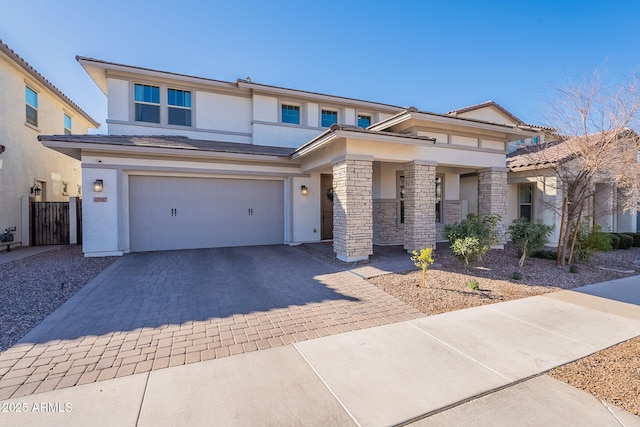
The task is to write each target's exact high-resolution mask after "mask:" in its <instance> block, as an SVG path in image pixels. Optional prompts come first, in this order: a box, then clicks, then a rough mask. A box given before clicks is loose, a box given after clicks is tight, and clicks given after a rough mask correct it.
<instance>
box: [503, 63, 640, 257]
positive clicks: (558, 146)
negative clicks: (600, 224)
mask: <svg viewBox="0 0 640 427" xmlns="http://www.w3.org/2000/svg"><path fill="white" fill-rule="evenodd" d="M639 85H640V75H638V74H636V75H635V76H634V77H633V78H632V79H625V80H624V81H623V82H622V83H616V82H605V81H604V78H603V75H602V73H600V72H599V71H596V72H594V73H593V74H592V75H589V76H586V77H584V78H583V79H582V80H580V81H579V82H577V83H570V84H568V85H567V86H565V87H563V88H559V89H557V95H558V97H557V99H556V100H555V101H554V102H552V103H551V104H550V114H549V118H548V125H549V126H550V127H551V128H553V129H556V130H557V132H556V133H555V134H554V135H551V136H550V141H548V142H545V143H543V144H540V145H532V146H528V147H522V148H520V149H519V150H518V151H517V152H516V153H514V154H515V155H514V156H511V158H510V159H509V167H510V168H511V169H512V170H514V171H516V170H535V171H536V173H537V176H538V177H539V179H543V178H541V177H543V176H547V177H548V176H554V177H555V178H554V179H555V180H556V184H555V186H556V188H557V190H558V192H559V193H561V194H562V197H563V203H562V204H559V203H556V202H554V203H552V204H551V205H549V206H546V208H549V209H554V210H556V212H557V214H558V215H559V216H560V217H561V218H562V220H561V224H560V231H559V233H560V237H559V242H558V262H559V263H561V264H564V263H565V262H567V261H568V262H571V259H572V257H573V248H574V245H575V241H576V238H577V235H578V233H579V230H580V223H581V221H583V220H584V219H588V218H591V215H592V214H593V210H592V203H593V196H594V194H595V184H596V183H597V182H601V183H606V184H607V185H609V186H611V187H610V188H611V189H612V191H613V192H616V191H617V192H618V193H619V194H620V195H622V196H623V197H619V198H618V208H619V209H621V210H624V211H630V210H635V209H637V208H638V195H639V194H640V165H639V163H638V160H639V159H638V158H639V150H640V138H639V136H638V134H637V133H635V132H634V131H633V128H634V127H635V126H637V124H638V122H637V120H638V109H639V108H640V90H639V89H640V87H639ZM545 185H547V183H545ZM621 199H622V200H621ZM591 219H593V218H591ZM596 220H597V218H596Z"/></svg>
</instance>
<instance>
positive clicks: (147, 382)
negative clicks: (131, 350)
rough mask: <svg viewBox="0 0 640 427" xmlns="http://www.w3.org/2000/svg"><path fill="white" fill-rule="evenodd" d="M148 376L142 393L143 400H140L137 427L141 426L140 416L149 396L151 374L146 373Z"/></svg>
mask: <svg viewBox="0 0 640 427" xmlns="http://www.w3.org/2000/svg"><path fill="white" fill-rule="evenodd" d="M145 373H146V374H147V380H146V381H145V382H144V390H143V391H142V398H141V399H140V409H138V416H137V417H136V426H138V425H140V416H141V415H142V405H144V398H145V397H146V395H147V387H148V386H149V377H151V372H145Z"/></svg>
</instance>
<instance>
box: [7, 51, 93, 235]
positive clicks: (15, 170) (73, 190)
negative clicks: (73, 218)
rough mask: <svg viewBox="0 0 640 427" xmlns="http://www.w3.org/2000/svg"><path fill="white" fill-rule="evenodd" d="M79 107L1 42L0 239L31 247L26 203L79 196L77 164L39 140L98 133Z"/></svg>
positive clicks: (78, 166)
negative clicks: (7, 235)
mask: <svg viewBox="0 0 640 427" xmlns="http://www.w3.org/2000/svg"><path fill="white" fill-rule="evenodd" d="M98 126H99V125H98V123H97V122H96V121H95V120H93V119H92V118H91V117H89V115H88V114H87V113H85V112H84V111H82V109H80V107H78V106H77V105H76V104H74V103H73V101H71V100H70V99H69V98H67V97H66V96H65V95H64V94H63V93H62V92H61V91H60V90H59V89H58V88H56V87H55V86H54V85H53V84H51V82H49V81H48V80H47V79H45V78H44V76H42V75H41V74H40V73H38V72H37V71H36V70H35V69H34V68H33V67H31V66H30V65H29V64H28V63H27V62H26V61H25V60H24V59H22V58H21V57H20V56H18V54H16V53H15V52H14V51H13V50H11V49H10V48H9V47H8V46H7V45H6V44H4V43H2V41H0V146H1V147H2V148H0V233H2V232H3V230H4V229H5V228H13V227H15V228H16V230H15V231H14V232H13V234H14V239H15V240H16V241H21V242H22V245H24V246H28V245H29V238H28V236H29V213H28V203H25V201H27V200H35V201H66V200H69V196H80V194H81V192H82V176H81V175H82V173H81V166H80V162H79V161H78V160H76V159H72V158H70V157H69V156H65V155H63V154H61V153H56V152H55V151H52V150H50V149H48V148H46V147H43V146H42V144H40V143H39V142H38V139H37V137H38V135H40V134H65V133H66V134H85V133H87V132H88V130H89V128H96V127H98Z"/></svg>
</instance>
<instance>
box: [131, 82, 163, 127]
mask: <svg viewBox="0 0 640 427" xmlns="http://www.w3.org/2000/svg"><path fill="white" fill-rule="evenodd" d="M133 91H134V98H133V99H134V104H135V121H136V122H148V123H160V88H159V87H158V86H149V85H142V84H138V83H136V84H134V85H133Z"/></svg>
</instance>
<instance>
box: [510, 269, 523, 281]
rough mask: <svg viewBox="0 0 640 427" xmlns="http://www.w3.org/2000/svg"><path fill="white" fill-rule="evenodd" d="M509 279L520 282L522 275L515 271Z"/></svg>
mask: <svg viewBox="0 0 640 427" xmlns="http://www.w3.org/2000/svg"><path fill="white" fill-rule="evenodd" d="M511 277H512V278H513V280H520V279H522V274H520V273H518V272H517V271H514V272H513V275H512V276H511Z"/></svg>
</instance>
